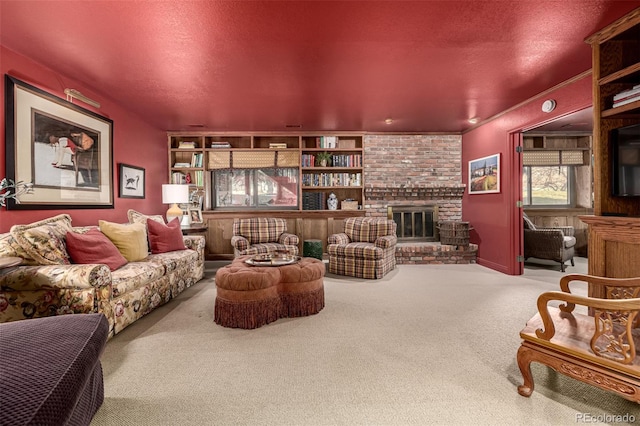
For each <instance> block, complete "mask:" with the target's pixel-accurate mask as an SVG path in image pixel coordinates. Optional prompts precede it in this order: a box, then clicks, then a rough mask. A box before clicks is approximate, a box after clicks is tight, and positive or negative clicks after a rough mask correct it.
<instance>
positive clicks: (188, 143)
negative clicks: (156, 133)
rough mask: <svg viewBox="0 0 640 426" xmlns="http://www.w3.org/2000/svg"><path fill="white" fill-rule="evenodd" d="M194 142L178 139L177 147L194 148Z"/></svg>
mask: <svg viewBox="0 0 640 426" xmlns="http://www.w3.org/2000/svg"><path fill="white" fill-rule="evenodd" d="M195 147H196V143H195V142H193V141H180V143H179V144H178V149H195Z"/></svg>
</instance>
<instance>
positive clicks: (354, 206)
mask: <svg viewBox="0 0 640 426" xmlns="http://www.w3.org/2000/svg"><path fill="white" fill-rule="evenodd" d="M340 209H342V210H358V202H357V201H347V200H343V201H341V202H340Z"/></svg>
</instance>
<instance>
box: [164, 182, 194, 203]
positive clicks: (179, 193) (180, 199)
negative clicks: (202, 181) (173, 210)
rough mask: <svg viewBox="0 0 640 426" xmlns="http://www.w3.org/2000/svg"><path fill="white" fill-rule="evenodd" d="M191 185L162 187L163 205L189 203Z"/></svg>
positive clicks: (167, 185)
mask: <svg viewBox="0 0 640 426" xmlns="http://www.w3.org/2000/svg"><path fill="white" fill-rule="evenodd" d="M188 202H189V185H179V184H165V185H162V203H163V204H173V203H188Z"/></svg>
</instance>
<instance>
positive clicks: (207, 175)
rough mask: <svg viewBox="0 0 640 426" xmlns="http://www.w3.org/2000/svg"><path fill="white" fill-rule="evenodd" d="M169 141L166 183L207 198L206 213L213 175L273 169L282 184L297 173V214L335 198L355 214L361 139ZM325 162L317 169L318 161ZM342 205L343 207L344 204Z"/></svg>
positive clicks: (177, 137) (206, 136) (188, 137)
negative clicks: (201, 192) (191, 189)
mask: <svg viewBox="0 0 640 426" xmlns="http://www.w3.org/2000/svg"><path fill="white" fill-rule="evenodd" d="M168 140H169V179H170V181H171V182H172V183H189V184H190V185H192V186H194V187H197V188H200V189H203V190H204V192H205V193H207V194H209V195H210V197H209V203H208V205H207V204H206V203H205V206H204V207H205V210H207V209H208V210H211V209H212V208H215V202H212V201H211V200H214V196H213V195H214V194H212V185H213V174H214V172H216V171H221V170H233V169H247V168H250V169H260V168H264V169H267V168H270V169H276V175H280V174H282V175H283V176H282V178H283V179H284V180H291V179H290V176H286V174H288V173H290V170H291V169H295V170H297V175H298V176H297V181H296V182H297V183H296V185H297V187H295V188H290V187H289V188H287V190H291V191H294V192H296V193H297V205H296V206H293V207H294V208H297V209H298V210H326V209H327V204H326V199H327V197H328V196H329V194H330V193H334V194H335V195H336V196H337V197H338V200H339V201H340V204H339V208H340V207H343V208H344V209H348V210H352V209H358V208H359V207H360V208H361V206H362V205H363V202H364V173H363V171H364V158H363V145H362V141H363V136H362V135H361V134H349V133H345V134H324V135H323V134H295V135H291V134H240V133H219V134H217V133H200V132H198V133H183V132H180V133H173V132H170V133H169V134H168ZM323 156H325V157H329V161H328V162H327V164H321V162H320V161H319V159H320V158H321V157H323ZM343 201H344V203H343Z"/></svg>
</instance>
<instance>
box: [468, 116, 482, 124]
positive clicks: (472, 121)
mask: <svg viewBox="0 0 640 426" xmlns="http://www.w3.org/2000/svg"><path fill="white" fill-rule="evenodd" d="M467 121H468V122H469V123H471V124H476V123H477V122H478V121H480V119H479V118H478V117H472V118H470V119H468V120H467Z"/></svg>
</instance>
